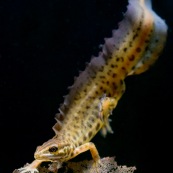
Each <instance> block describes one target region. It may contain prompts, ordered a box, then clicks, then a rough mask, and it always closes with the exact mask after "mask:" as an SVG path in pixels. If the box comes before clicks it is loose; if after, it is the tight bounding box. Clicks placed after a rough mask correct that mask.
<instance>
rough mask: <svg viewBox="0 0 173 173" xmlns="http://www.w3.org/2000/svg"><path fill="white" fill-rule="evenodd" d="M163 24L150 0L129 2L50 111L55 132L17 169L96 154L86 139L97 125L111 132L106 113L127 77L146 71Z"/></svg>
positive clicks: (159, 42)
mask: <svg viewBox="0 0 173 173" xmlns="http://www.w3.org/2000/svg"><path fill="white" fill-rule="evenodd" d="M166 32H167V26H166V24H165V23H164V21H163V20H162V19H161V18H160V17H158V16H157V15H156V14H155V13H154V12H153V11H152V9H151V4H150V0H129V6H128V10H127V12H126V14H125V17H124V20H123V21H122V22H121V23H120V25H119V29H118V30H115V31H113V36H112V38H108V39H106V40H105V44H104V46H103V50H102V52H101V53H100V54H99V56H98V57H95V58H93V59H92V60H91V62H90V63H89V65H88V66H87V67H86V69H85V71H83V72H82V73H81V74H80V75H79V77H78V78H77V79H76V81H75V83H74V85H73V86H72V87H71V90H70V93H69V95H68V96H67V97H66V98H65V100H64V103H63V104H62V106H61V107H60V109H59V111H60V113H59V114H57V115H56V120H57V123H56V124H55V126H54V127H53V129H54V131H55V133H56V135H55V136H54V137H53V138H52V139H50V140H49V141H47V142H46V143H44V144H43V145H42V146H39V147H38V148H37V150H36V152H35V159H36V160H35V161H34V162H33V163H32V164H31V165H29V166H27V167H24V168H21V169H19V170H20V171H21V172H22V173H24V172H27V171H28V170H30V171H31V172H32V171H33V172H34V170H36V169H35V168H36V167H37V166H38V164H40V163H41V162H43V161H52V162H60V163H62V162H64V161H67V160H69V159H71V158H73V157H75V156H77V155H78V154H80V153H82V152H84V151H86V150H90V151H91V154H92V157H93V159H94V160H95V161H96V162H97V161H99V154H98V152H97V149H96V148H95V145H94V144H93V143H91V142H90V140H91V139H92V138H93V137H94V136H95V135H96V133H97V132H98V131H99V130H100V129H101V130H102V134H103V135H106V132H107V131H108V132H112V130H111V127H110V126H109V120H108V117H109V115H110V114H111V112H112V110H113V109H114V108H115V107H116V105H117V102H118V100H119V99H120V98H121V96H122V94H123V93H124V91H125V84H124V79H125V78H126V77H127V76H128V75H133V74H140V73H142V72H144V71H146V70H147V69H148V68H149V67H150V66H151V65H152V64H153V63H154V62H155V60H156V59H157V58H158V56H159V54H160V52H161V51H162V49H163V46H164V42H165V40H166Z"/></svg>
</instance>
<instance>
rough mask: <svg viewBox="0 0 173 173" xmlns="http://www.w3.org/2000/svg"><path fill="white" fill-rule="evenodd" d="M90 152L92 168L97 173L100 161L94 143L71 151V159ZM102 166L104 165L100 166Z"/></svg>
mask: <svg viewBox="0 0 173 173" xmlns="http://www.w3.org/2000/svg"><path fill="white" fill-rule="evenodd" d="M88 150H90V152H91V155H92V158H93V160H94V167H95V169H96V172H98V166H99V165H102V163H101V161H100V156H99V153H98V150H97V148H96V146H95V145H94V143H92V142H87V143H85V144H83V145H81V146H79V147H77V148H76V149H75V150H74V151H73V156H72V157H76V156H77V155H79V154H81V153H83V152H85V151H88ZM102 166H104V165H102Z"/></svg>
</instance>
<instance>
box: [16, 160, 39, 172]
mask: <svg viewBox="0 0 173 173" xmlns="http://www.w3.org/2000/svg"><path fill="white" fill-rule="evenodd" d="M41 163H42V160H34V161H33V162H32V163H31V164H27V165H26V166H24V167H23V168H20V169H18V172H19V173H27V172H29V173H38V172H39V171H38V169H37V168H38V166H39V165H40V164H41Z"/></svg>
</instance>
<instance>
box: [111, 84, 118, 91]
mask: <svg viewBox="0 0 173 173" xmlns="http://www.w3.org/2000/svg"><path fill="white" fill-rule="evenodd" d="M112 85H113V87H114V89H115V90H116V89H117V84H116V83H115V82H112Z"/></svg>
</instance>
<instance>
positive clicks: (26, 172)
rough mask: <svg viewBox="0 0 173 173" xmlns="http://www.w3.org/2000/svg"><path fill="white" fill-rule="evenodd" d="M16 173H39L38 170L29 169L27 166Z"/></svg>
mask: <svg viewBox="0 0 173 173" xmlns="http://www.w3.org/2000/svg"><path fill="white" fill-rule="evenodd" d="M18 172H19V173H39V171H38V169H36V168H30V167H29V166H26V167H24V168H20V169H18Z"/></svg>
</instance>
